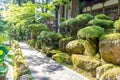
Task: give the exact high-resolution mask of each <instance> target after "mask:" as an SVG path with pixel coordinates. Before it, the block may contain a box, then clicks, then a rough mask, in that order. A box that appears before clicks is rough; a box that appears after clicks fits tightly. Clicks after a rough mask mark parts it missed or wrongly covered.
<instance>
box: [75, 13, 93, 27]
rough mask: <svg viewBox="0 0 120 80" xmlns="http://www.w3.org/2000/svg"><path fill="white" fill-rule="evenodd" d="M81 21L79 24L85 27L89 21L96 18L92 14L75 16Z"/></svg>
mask: <svg viewBox="0 0 120 80" xmlns="http://www.w3.org/2000/svg"><path fill="white" fill-rule="evenodd" d="M75 18H76V19H78V21H79V26H80V27H84V26H86V25H87V24H88V21H90V20H92V19H94V17H93V16H92V15H91V14H80V15H78V16H76V17H75Z"/></svg>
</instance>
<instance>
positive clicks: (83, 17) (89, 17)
mask: <svg viewBox="0 0 120 80" xmlns="http://www.w3.org/2000/svg"><path fill="white" fill-rule="evenodd" d="M76 18H77V19H79V20H80V21H82V20H83V21H89V20H92V19H93V16H92V15H91V14H80V15H78V16H76Z"/></svg>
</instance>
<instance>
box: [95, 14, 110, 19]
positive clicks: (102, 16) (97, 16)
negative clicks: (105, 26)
mask: <svg viewBox="0 0 120 80" xmlns="http://www.w3.org/2000/svg"><path fill="white" fill-rule="evenodd" d="M95 19H102V20H111V19H110V17H108V16H107V15H105V14H98V15H96V16H95Z"/></svg>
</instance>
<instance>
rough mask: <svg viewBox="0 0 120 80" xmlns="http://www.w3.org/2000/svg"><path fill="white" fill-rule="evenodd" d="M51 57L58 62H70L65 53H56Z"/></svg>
mask: <svg viewBox="0 0 120 80" xmlns="http://www.w3.org/2000/svg"><path fill="white" fill-rule="evenodd" d="M52 58H53V59H54V60H55V61H57V62H59V63H71V60H70V56H69V55H68V54H67V53H56V54H55V55H53V56H52Z"/></svg>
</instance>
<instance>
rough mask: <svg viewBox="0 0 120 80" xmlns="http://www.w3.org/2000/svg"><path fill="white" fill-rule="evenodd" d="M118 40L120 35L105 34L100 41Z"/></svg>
mask: <svg viewBox="0 0 120 80" xmlns="http://www.w3.org/2000/svg"><path fill="white" fill-rule="evenodd" d="M104 39H107V40H117V39H120V33H111V34H105V35H102V36H101V37H100V40H104Z"/></svg>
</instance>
